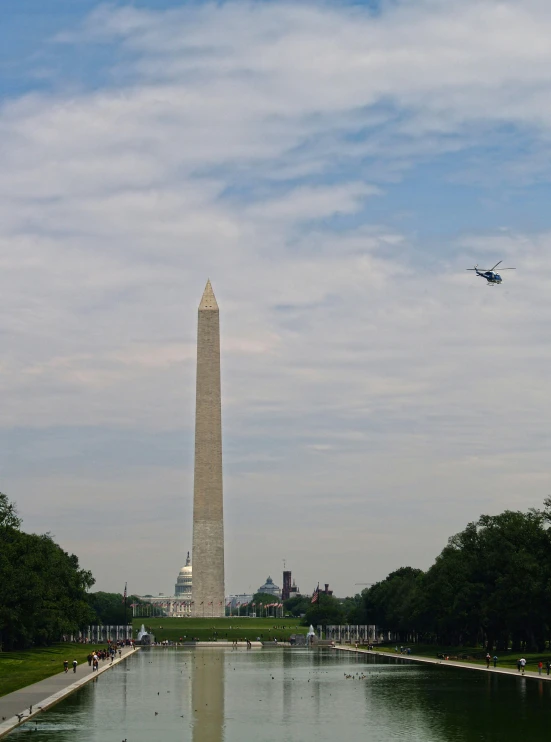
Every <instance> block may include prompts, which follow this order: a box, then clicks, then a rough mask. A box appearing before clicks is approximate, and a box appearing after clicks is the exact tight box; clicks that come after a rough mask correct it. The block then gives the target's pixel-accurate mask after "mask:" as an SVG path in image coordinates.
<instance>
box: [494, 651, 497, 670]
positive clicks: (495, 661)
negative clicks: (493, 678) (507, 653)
mask: <svg viewBox="0 0 551 742" xmlns="http://www.w3.org/2000/svg"><path fill="white" fill-rule="evenodd" d="M494 667H497V654H494Z"/></svg>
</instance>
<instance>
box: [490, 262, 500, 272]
mask: <svg viewBox="0 0 551 742" xmlns="http://www.w3.org/2000/svg"><path fill="white" fill-rule="evenodd" d="M502 262H503V261H502V260H500V261H499V263H502ZM499 263H496V264H495V265H494V267H493V268H490V270H491V271H495V269H496V268H497V266H498V265H499ZM502 270H503V269H502Z"/></svg>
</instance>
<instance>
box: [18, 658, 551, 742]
mask: <svg viewBox="0 0 551 742" xmlns="http://www.w3.org/2000/svg"><path fill="white" fill-rule="evenodd" d="M550 733H551V683H546V682H542V681H539V680H532V679H528V678H521V677H517V676H512V677H507V676H497V675H493V674H488V675H486V674H485V673H483V672H478V671H474V670H460V669H453V668H446V667H440V666H432V665H421V664H415V663H409V662H403V661H400V660H398V659H396V660H393V659H385V658H380V657H372V656H367V655H356V654H354V653H348V652H342V653H341V652H335V651H332V650H307V649H279V648H274V649H263V650H260V649H259V650H256V649H253V650H249V651H247V650H245V649H238V650H234V649H230V648H228V649H222V648H212V649H211V648H205V649H197V650H194V649H182V648H178V649H177V648H166V649H164V648H163V649H161V648H151V649H142V650H141V651H140V652H137V653H136V654H134V655H132V656H131V657H129V659H128V660H127V661H126V662H122V663H120V664H119V665H116V666H115V667H113V669H112V670H110V671H109V672H106V673H103V674H102V675H100V676H99V677H98V678H97V679H96V680H95V681H93V682H91V683H89V684H88V685H86V686H84V687H83V688H82V689H81V690H79V691H78V692H77V693H75V694H74V695H72V696H70V697H69V698H67V699H66V700H65V701H63V702H61V703H59V704H58V705H57V706H55V707H53V708H52V709H50V710H49V711H46V712H44V713H43V714H42V715H40V716H39V717H37V719H36V722H35V721H33V722H29V723H27V724H24V725H22V726H21V727H19V728H18V729H17V730H15V731H14V732H13V733H12V734H11V735H10V736H9V739H14V741H15V740H17V739H18V738H21V737H23V738H27V737H28V736H29V735H30V736H31V738H32V740H34V742H46V741H47V742H54V741H55V742H65V741H67V742H77V741H78V742H121V740H127V742H153V741H155V742H156V741H157V740H163V741H165V740H166V741H167V742H172V740H192V742H222V741H223V742H249V740H250V742H282V741H283V740H297V742H298V741H300V742H325V741H326V740H327V742H329V741H330V742H341V740H342V742H356V740H358V741H359V740H362V741H364V740H370V741H372V742H379V741H380V742H382V741H383V740H385V742H388V740H407V742H418V741H419V742H443V741H444V740H446V741H448V740H449V741H450V742H456V741H457V742H459V741H461V742H463V741H464V740H468V741H469V742H470V741H471V740H472V741H473V742H474V740H477V742H480V740H492V741H494V740H495V742H506V741H507V740H518V739H523V740H525V739H529V738H532V739H545V738H547V737H548V736H549V734H550Z"/></svg>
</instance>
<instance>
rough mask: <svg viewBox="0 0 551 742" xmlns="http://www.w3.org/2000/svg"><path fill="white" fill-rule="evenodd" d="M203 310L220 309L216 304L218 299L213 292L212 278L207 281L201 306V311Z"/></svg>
mask: <svg viewBox="0 0 551 742" xmlns="http://www.w3.org/2000/svg"><path fill="white" fill-rule="evenodd" d="M203 309H218V304H217V303H216V297H215V296H214V291H213V290H212V286H211V283H210V278H209V279H208V280H207V285H206V286H205V290H204V291H203V296H202V298H201V303H200V304H199V310H203Z"/></svg>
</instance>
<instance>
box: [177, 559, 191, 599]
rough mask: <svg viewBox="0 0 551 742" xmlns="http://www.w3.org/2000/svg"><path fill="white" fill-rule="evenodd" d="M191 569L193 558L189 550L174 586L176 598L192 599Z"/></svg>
mask: <svg viewBox="0 0 551 742" xmlns="http://www.w3.org/2000/svg"><path fill="white" fill-rule="evenodd" d="M191 570H192V566H191V559H190V558H189V551H188V553H187V559H186V563H185V565H184V566H183V567H182V569H181V570H180V573H179V575H178V579H177V580H176V586H175V588H174V595H175V597H176V598H186V599H188V600H191V584H192V572H191Z"/></svg>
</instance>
